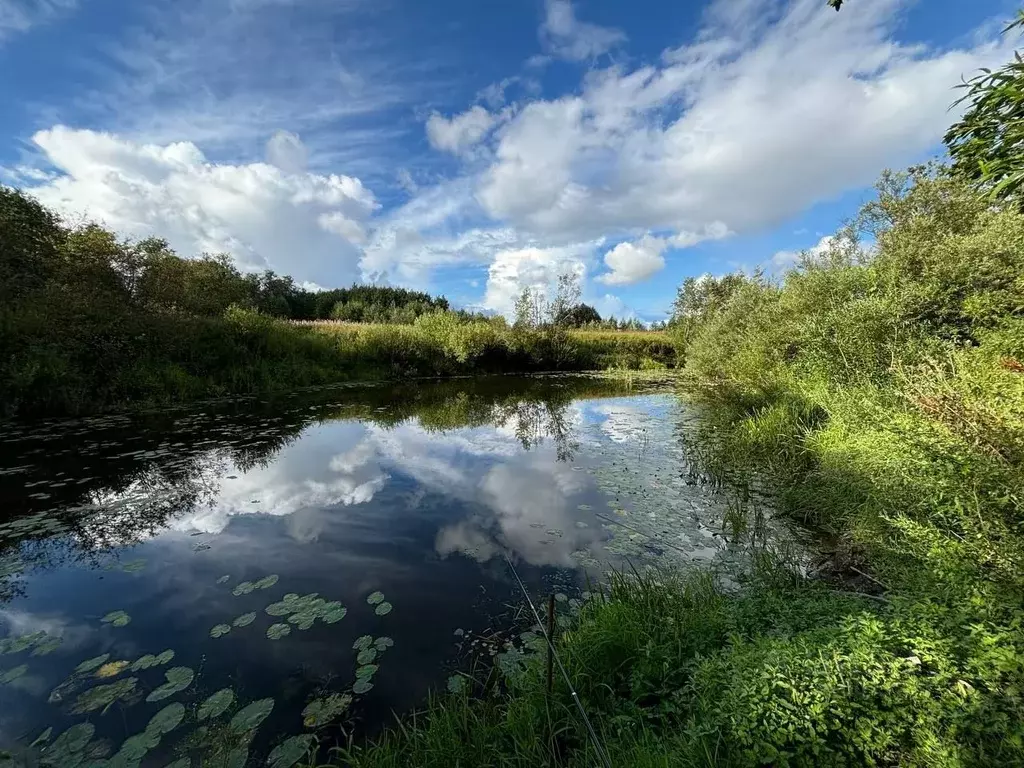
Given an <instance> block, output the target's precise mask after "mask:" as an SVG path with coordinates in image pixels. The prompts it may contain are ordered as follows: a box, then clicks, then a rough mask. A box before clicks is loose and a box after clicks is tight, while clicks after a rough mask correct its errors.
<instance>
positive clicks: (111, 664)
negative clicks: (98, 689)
mask: <svg viewBox="0 0 1024 768" xmlns="http://www.w3.org/2000/svg"><path fill="white" fill-rule="evenodd" d="M128 666H129V663H128V662H127V661H108V662H107V663H106V664H104V665H103V666H102V667H100V668H99V669H97V670H96V677H99V678H104V677H117V676H118V675H120V674H121V673H122V672H124V671H125V670H126V669H128Z"/></svg>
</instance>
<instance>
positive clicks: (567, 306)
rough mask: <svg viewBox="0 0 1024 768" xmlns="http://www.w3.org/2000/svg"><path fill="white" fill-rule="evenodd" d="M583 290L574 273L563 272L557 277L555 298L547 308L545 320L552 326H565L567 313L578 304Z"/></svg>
mask: <svg viewBox="0 0 1024 768" xmlns="http://www.w3.org/2000/svg"><path fill="white" fill-rule="evenodd" d="M582 293H583V289H582V287H581V286H580V276H579V275H578V274H577V273H576V272H572V271H565V272H562V273H561V274H560V275H559V276H558V284H557V286H556V287H555V297H554V299H552V300H551V302H550V304H548V307H547V313H546V314H547V319H548V321H549V322H550V323H551V324H552V325H558V326H562V325H567V324H568V319H569V312H570V311H571V310H572V309H573V308H574V307H576V306H577V305H578V304H579V303H580V295H581V294H582Z"/></svg>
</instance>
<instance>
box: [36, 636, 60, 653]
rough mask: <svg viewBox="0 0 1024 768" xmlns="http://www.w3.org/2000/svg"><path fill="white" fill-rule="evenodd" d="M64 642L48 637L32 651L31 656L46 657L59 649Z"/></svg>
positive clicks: (57, 638)
mask: <svg viewBox="0 0 1024 768" xmlns="http://www.w3.org/2000/svg"><path fill="white" fill-rule="evenodd" d="M63 642H64V641H63V640H62V639H61V638H59V637H49V638H47V639H46V640H43V641H42V642H41V643H39V644H38V645H37V646H36V647H35V648H33V649H32V653H31V654H30V655H32V656H48V655H49V654H51V653H53V652H54V651H56V650H57V649H58V648H60V646H61V644H62V643H63Z"/></svg>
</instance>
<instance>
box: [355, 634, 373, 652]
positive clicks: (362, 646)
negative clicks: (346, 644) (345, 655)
mask: <svg viewBox="0 0 1024 768" xmlns="http://www.w3.org/2000/svg"><path fill="white" fill-rule="evenodd" d="M371 645H373V635H363V636H362V637H360V638H358V639H357V640H356V641H355V642H354V643H352V650H353V651H365V650H366V649H367V648H369V647H370V646H371Z"/></svg>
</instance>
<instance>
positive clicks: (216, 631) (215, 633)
mask: <svg viewBox="0 0 1024 768" xmlns="http://www.w3.org/2000/svg"><path fill="white" fill-rule="evenodd" d="M230 631H231V627H229V626H228V625H227V624H218V625H217V626H215V627H214V628H213V629H211V630H210V637H223V636H224V635H226V634H227V633H228V632H230Z"/></svg>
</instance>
